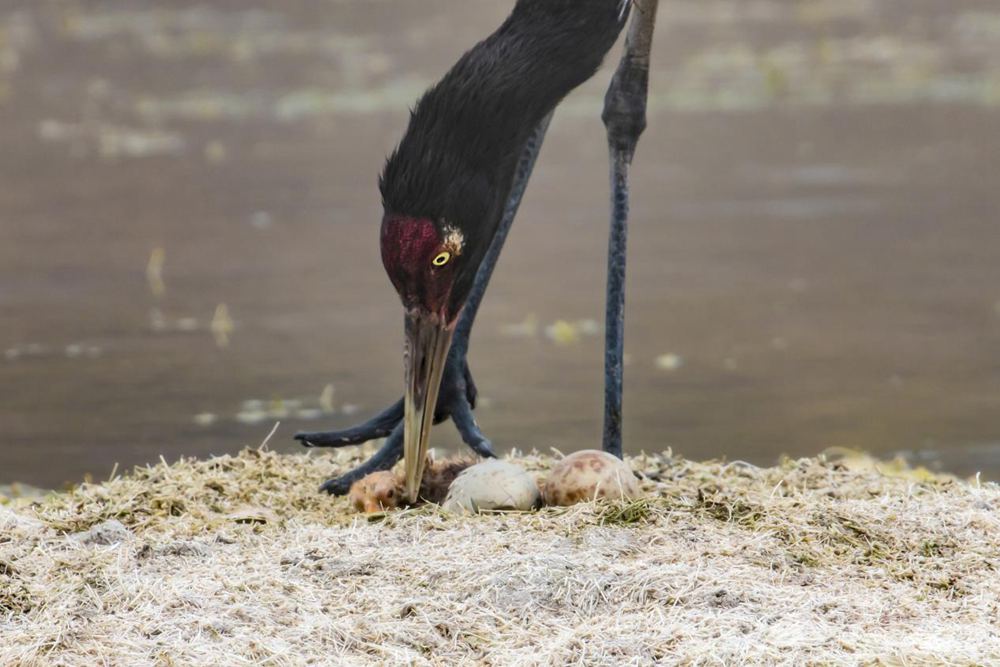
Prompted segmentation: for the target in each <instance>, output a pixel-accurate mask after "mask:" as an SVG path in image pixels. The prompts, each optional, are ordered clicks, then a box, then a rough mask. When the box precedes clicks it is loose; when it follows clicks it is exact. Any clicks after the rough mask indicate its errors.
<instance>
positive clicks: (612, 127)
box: [601, 0, 659, 458]
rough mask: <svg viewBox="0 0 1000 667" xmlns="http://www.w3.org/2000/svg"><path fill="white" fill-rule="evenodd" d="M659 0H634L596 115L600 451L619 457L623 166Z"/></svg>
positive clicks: (637, 121) (640, 116) (639, 114)
mask: <svg viewBox="0 0 1000 667" xmlns="http://www.w3.org/2000/svg"><path fill="white" fill-rule="evenodd" d="M658 2H659V0H634V1H633V9H634V12H633V14H632V20H631V23H630V24H629V28H628V35H627V36H626V38H625V52H624V53H623V54H622V59H621V62H620V63H619V64H618V69H617V70H615V74H614V76H613V77H612V79H611V85H610V86H609V87H608V92H607V95H606V96H605V98H604V113H603V114H602V115H601V118H602V119H603V121H604V125H605V127H606V128H607V132H608V148H609V151H610V159H611V233H610V235H609V240H608V290H607V311H606V313H605V328H604V332H605V333H604V335H605V339H604V438H603V447H604V451H606V452H608V453H611V454H614V455H615V456H617V457H618V458H621V457H622V375H623V370H624V369H623V357H624V341H625V245H626V238H627V232H628V213H629V167H630V166H631V164H632V157H633V156H634V155H635V149H636V146H637V145H638V143H639V135H641V134H642V131H643V130H644V129H645V128H646V97H647V90H648V86H649V53H650V48H651V46H652V43H653V30H654V28H655V26H656V9H657V5H658Z"/></svg>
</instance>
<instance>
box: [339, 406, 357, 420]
mask: <svg viewBox="0 0 1000 667" xmlns="http://www.w3.org/2000/svg"><path fill="white" fill-rule="evenodd" d="M340 411H341V412H342V413H343V414H345V415H347V416H348V417H350V416H351V415H356V414H357V413H358V412H360V411H361V406H360V405H355V404H354V403H344V404H343V405H342V406H340Z"/></svg>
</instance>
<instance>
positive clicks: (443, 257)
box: [431, 250, 451, 266]
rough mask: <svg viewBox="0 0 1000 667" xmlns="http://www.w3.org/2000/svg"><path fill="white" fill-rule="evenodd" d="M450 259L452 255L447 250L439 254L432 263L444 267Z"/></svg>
mask: <svg viewBox="0 0 1000 667" xmlns="http://www.w3.org/2000/svg"><path fill="white" fill-rule="evenodd" d="M450 259H451V253H450V252H448V251H447V250H445V251H443V252H439V253H438V254H437V257H435V258H434V260H433V261H432V262H431V263H432V264H434V266H444V265H445V264H447V263H448V261H449V260H450Z"/></svg>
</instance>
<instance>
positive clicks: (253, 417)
mask: <svg viewBox="0 0 1000 667" xmlns="http://www.w3.org/2000/svg"><path fill="white" fill-rule="evenodd" d="M267 418H268V414H267V412H265V411H264V410H243V411H242V412H239V413H237V414H236V421H238V422H240V423H241V424H260V423H261V422H263V421H264V420H265V419H267Z"/></svg>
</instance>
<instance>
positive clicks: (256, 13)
mask: <svg viewBox="0 0 1000 667" xmlns="http://www.w3.org/2000/svg"><path fill="white" fill-rule="evenodd" d="M509 5H510V3H508V2H496V1H495V0H448V1H446V0H433V1H431V0H424V1H423V2H420V3H408V2H390V1H387V0H381V1H376V0H351V1H343V2H314V1H311V0H310V1H308V2H307V1H306V0H295V1H290V0H283V1H282V2H280V3H278V2H271V3H265V2H262V1H260V0H253V1H242V0H241V1H240V2H236V1H235V0H233V1H224V2H223V1H221V0H216V1H214V2H211V3H208V2H206V3H204V4H197V3H190V2H173V1H172V2H169V3H168V2H161V3H142V6H141V7H139V6H137V4H136V3H134V2H127V1H125V0H119V1H117V2H59V3H56V2H42V1H38V0H31V1H28V0H23V1H21V2H14V1H12V0H7V1H6V2H4V3H2V5H0V183H2V184H3V187H2V188H0V241H2V242H0V353H3V356H2V357H0V481H5V480H11V479H18V480H22V481H26V482H30V483H35V484H40V485H56V484H60V483H63V482H64V481H67V480H77V479H79V478H81V476H82V475H83V474H84V473H87V472H90V473H93V474H95V475H106V474H107V473H108V472H109V471H110V470H111V467H112V465H113V464H114V463H115V462H119V463H121V464H123V465H130V464H134V463H141V462H147V461H152V460H156V459H157V458H158V457H160V456H161V455H162V456H165V457H167V458H174V457H177V456H179V455H198V456H205V455H207V454H210V453H222V452H228V451H233V450H236V449H238V448H239V447H241V446H244V445H256V444H258V443H259V442H260V441H261V440H262V439H263V438H264V436H266V435H267V433H268V431H270V429H271V427H272V425H273V423H274V422H275V421H278V420H280V421H281V427H280V429H279V431H278V433H277V434H276V435H275V437H274V438H273V439H272V440H271V445H272V446H274V447H279V448H287V449H292V448H293V447H294V445H293V444H292V443H291V442H290V437H291V435H292V433H293V432H294V431H296V430H298V429H310V430H311V429H317V428H321V427H326V426H330V427H338V426H345V425H349V424H350V423H352V422H354V421H356V420H358V419H360V418H363V417H365V416H367V415H368V414H370V413H371V412H372V411H374V410H376V409H378V408H381V407H382V405H383V404H384V403H386V402H388V401H390V400H393V399H395V398H396V397H397V395H398V393H399V392H400V390H401V386H402V382H401V351H400V341H401V318H400V312H399V311H400V309H399V306H398V303H397V301H396V297H395V295H394V293H393V291H392V289H391V287H390V286H389V284H388V281H387V279H386V278H385V277H384V274H383V271H382V267H381V264H380V261H379V258H378V250H377V225H378V221H379V217H380V208H379V202H378V196H377V193H376V188H375V176H376V174H377V173H378V170H379V168H380V166H381V162H382V160H383V159H384V156H385V154H386V152H387V151H388V150H389V149H390V148H391V146H392V145H393V143H394V142H395V141H396V140H397V139H398V138H399V136H400V134H401V132H402V129H403V127H404V123H405V118H406V108H407V105H408V104H410V103H412V101H413V99H414V98H415V97H416V95H417V94H418V93H419V92H420V90H421V89H422V88H423V87H424V86H425V85H426V84H428V83H429V82H431V81H433V79H434V78H435V77H436V76H437V75H439V74H440V73H441V72H443V71H444V69H445V68H447V66H448V65H449V64H450V63H451V62H452V61H453V60H454V59H455V58H456V57H457V56H458V55H459V53H460V52H461V51H462V50H463V49H465V48H467V47H468V46H469V45H471V43H473V42H474V41H475V40H476V39H477V38H478V37H480V36H482V35H485V34H486V33H487V32H488V31H489V30H490V29H491V27H492V26H494V25H495V24H496V23H497V22H498V21H499V20H500V18H501V17H502V15H503V14H504V13H505V11H506V10H507V9H508V7H509ZM153 7H158V8H156V9H154V8H153ZM661 22H662V25H661V28H660V32H659V34H658V36H657V40H658V41H657V45H656V53H655V58H654V76H653V82H652V86H653V96H652V97H653V99H652V104H653V109H652V113H651V117H650V127H649V130H648V131H647V133H646V135H645V136H644V139H643V142H642V144H641V146H640V150H639V155H638V157H637V160H636V164H635V169H634V217H633V220H632V228H631V237H630V243H631V247H630V265H629V270H630V273H629V293H628V334H627V352H628V355H629V359H630V365H629V367H628V369H627V374H626V402H625V405H626V423H625V430H626V438H627V444H628V447H629V448H630V449H632V450H640V449H661V448H665V447H668V446H672V447H673V448H674V449H675V451H679V452H681V453H683V454H685V455H687V456H692V457H699V458H701V457H714V456H726V457H729V458H731V459H746V460H751V461H756V462H762V463H768V462H772V461H774V460H775V459H776V457H778V456H779V455H780V454H783V453H785V454H791V455H799V454H814V453H816V452H818V451H820V450H822V449H824V448H826V447H830V446H844V447H851V448H857V449H865V450H869V451H873V452H876V453H878V454H880V455H892V454H895V453H900V452H902V453H905V454H907V455H908V456H910V457H912V458H913V459H914V460H917V461H919V462H922V463H930V464H934V465H938V466H941V467H943V468H945V469H949V470H954V471H957V472H960V473H970V472H974V471H977V470H981V471H983V472H984V473H985V474H986V475H987V476H989V477H992V478H996V477H997V475H998V473H1000V224H998V223H1000V220H998V216H1000V214H998V212H997V211H998V207H1000V176H998V169H1000V164H998V162H1000V157H998V156H1000V11H998V10H996V7H995V5H994V4H993V3H990V2H985V1H975V0H951V1H950V2H948V3H941V2H930V1H926V2H924V1H916V0H905V1H903V0H899V1H888V0H885V1H881V2H876V1H875V0H870V1H865V0H849V1H848V0H808V1H806V0H803V1H799V2H791V1H778V0H754V1H752V2H747V1H746V0H726V1H723V0H714V1H711V0H710V1H702V0H699V1H697V2H695V1H693V0H690V1H686V2H667V3H666V5H665V6H664V7H663V9H662V11H661ZM606 81H607V72H606V71H604V72H602V73H601V74H600V75H599V76H598V77H597V78H596V79H595V81H593V82H591V83H590V84H588V85H587V86H585V87H584V88H583V89H581V90H580V91H578V92H577V93H575V94H574V95H573V96H572V97H571V98H570V99H568V100H567V101H566V104H565V108H564V109H563V110H562V111H561V112H560V114H559V115H558V117H557V120H556V122H555V124H554V126H553V128H552V130H551V132H550V137H549V140H548V143H547V145H546V148H545V151H544V152H543V155H542V158H541V161H540V164H539V167H538V170H537V172H536V176H535V179H534V181H533V182H532V185H531V187H530V189H529V192H528V195H527V198H526V201H525V205H524V207H523V209H522V214H521V217H520V219H519V221H518V222H517V224H516V225H515V228H514V231H513V233H512V236H511V239H510V242H509V245H508V248H507V250H506V251H505V256H504V257H503V259H502V261H501V265H500V267H499V269H498V272H497V274H496V277H495V279H494V284H493V286H492V288H491V291H490V294H489V295H488V296H487V299H486V302H485V305H484V308H483V311H482V313H481V316H480V321H479V322H478V325H477V329H476V331H475V334H474V341H473V350H472V358H471V363H472V366H473V369H474V372H475V374H476V379H477V381H478V384H479V386H480V389H481V392H482V394H483V396H484V399H485V400H484V405H483V406H482V408H481V409H480V411H479V417H480V421H481V424H482V426H483V428H484V430H485V431H486V432H487V433H488V434H489V435H490V436H492V438H493V439H494V440H495V442H496V444H497V445H498V446H500V447H509V446H518V447H522V448H530V447H538V448H542V449H546V448H549V447H557V448H560V449H563V450H570V449H573V448H580V447H591V446H595V445H596V444H597V443H598V439H599V433H600V416H601V396H602V393H601V392H602V388H601V382H602V367H601V360H602V357H601V348H602V340H601V336H600V332H599V331H597V332H596V333H595V329H599V326H597V325H595V322H600V320H601V317H602V313H603V280H604V250H605V243H606V233H607V232H606V229H607V227H606V226H607V208H608V205H607V201H606V184H605V180H606V158H605V148H604V139H603V130H602V127H601V125H600V122H599V120H598V116H599V111H600V102H601V95H602V91H603V88H604V86H605V85H606ZM161 281H162V282H161ZM559 321H562V322H561V323H557V322H559ZM330 385H332V387H333V390H332V391H331V390H330V389H329V388H328V386H330ZM325 388H326V391H325V393H324V389H325ZM321 394H323V395H322V397H321ZM436 438H437V444H439V445H451V444H454V443H455V442H456V438H455V437H454V435H453V433H452V429H451V428H450V427H448V426H445V427H443V428H439V429H438V431H437V432H436ZM317 481H319V480H317Z"/></svg>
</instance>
